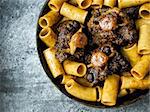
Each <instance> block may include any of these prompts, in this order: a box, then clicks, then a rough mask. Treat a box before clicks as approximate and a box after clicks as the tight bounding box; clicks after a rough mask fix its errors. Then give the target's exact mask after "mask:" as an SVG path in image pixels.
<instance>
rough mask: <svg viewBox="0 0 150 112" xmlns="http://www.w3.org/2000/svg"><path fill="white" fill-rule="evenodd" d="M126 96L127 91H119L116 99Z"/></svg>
mask: <svg viewBox="0 0 150 112" xmlns="http://www.w3.org/2000/svg"><path fill="white" fill-rule="evenodd" d="M127 94H128V91H127V89H121V90H120V92H119V94H118V97H123V96H126V95H127Z"/></svg>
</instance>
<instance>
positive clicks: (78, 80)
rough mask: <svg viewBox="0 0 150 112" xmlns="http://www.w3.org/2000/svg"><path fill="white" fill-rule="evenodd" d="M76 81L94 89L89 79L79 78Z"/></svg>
mask: <svg viewBox="0 0 150 112" xmlns="http://www.w3.org/2000/svg"><path fill="white" fill-rule="evenodd" d="M75 81H76V82H77V83H79V84H81V85H83V86H86V87H92V86H93V83H90V82H88V81H87V79H85V78H82V77H77V78H76V79H75Z"/></svg>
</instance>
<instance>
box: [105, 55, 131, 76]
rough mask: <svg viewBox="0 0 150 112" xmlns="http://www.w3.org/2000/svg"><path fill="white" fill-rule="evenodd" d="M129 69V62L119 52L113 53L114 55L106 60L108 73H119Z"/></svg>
mask: <svg viewBox="0 0 150 112" xmlns="http://www.w3.org/2000/svg"><path fill="white" fill-rule="evenodd" d="M130 69H131V65H130V63H129V62H128V61H127V59H126V58H125V57H123V56H122V55H121V54H120V53H119V52H116V53H115V56H114V57H113V58H112V59H111V60H109V61H108V73H109V74H114V73H116V74H120V73H121V72H126V71H129V70H130Z"/></svg>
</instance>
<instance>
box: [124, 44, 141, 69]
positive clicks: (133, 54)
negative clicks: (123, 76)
mask: <svg viewBox="0 0 150 112" xmlns="http://www.w3.org/2000/svg"><path fill="white" fill-rule="evenodd" d="M122 53H123V55H124V56H125V57H126V58H127V59H128V60H129V61H130V63H131V65H132V67H133V66H134V65H135V64H136V63H137V62H138V61H139V60H140V58H141V56H140V55H139V54H138V47H137V44H134V45H133V46H131V47H124V48H123V49H122Z"/></svg>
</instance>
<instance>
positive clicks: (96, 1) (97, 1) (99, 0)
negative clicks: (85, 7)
mask: <svg viewBox="0 0 150 112" xmlns="http://www.w3.org/2000/svg"><path fill="white" fill-rule="evenodd" d="M103 1H104V0H93V2H92V7H93V8H101V7H102V6H103Z"/></svg>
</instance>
